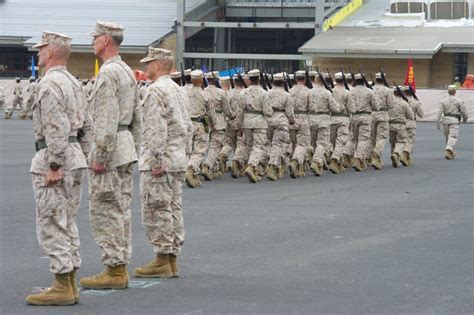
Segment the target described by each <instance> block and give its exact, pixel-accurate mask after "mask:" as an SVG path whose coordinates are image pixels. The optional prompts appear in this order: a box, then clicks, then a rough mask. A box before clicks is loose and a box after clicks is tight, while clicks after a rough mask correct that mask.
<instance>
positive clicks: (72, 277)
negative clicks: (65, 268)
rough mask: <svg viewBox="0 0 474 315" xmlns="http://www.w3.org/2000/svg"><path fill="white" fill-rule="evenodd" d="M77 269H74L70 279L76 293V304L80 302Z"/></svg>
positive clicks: (73, 291)
mask: <svg viewBox="0 0 474 315" xmlns="http://www.w3.org/2000/svg"><path fill="white" fill-rule="evenodd" d="M76 271H77V269H74V270H73V271H71V273H70V274H69V281H71V288H72V293H73V294H74V303H75V304H77V303H79V291H78V290H77V280H76Z"/></svg>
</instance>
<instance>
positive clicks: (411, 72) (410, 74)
mask: <svg viewBox="0 0 474 315" xmlns="http://www.w3.org/2000/svg"><path fill="white" fill-rule="evenodd" d="M405 85H410V86H411V87H412V89H413V91H414V92H416V82H415V68H414V67H413V60H412V59H411V58H410V59H408V70H407V75H406V76H405Z"/></svg>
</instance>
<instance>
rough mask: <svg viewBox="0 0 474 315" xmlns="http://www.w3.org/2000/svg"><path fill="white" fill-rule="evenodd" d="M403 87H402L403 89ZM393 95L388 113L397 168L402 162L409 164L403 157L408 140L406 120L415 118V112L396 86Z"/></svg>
mask: <svg viewBox="0 0 474 315" xmlns="http://www.w3.org/2000/svg"><path fill="white" fill-rule="evenodd" d="M403 89H404V88H403V87H401V88H400V90H401V91H403ZM393 93H394V94H393V96H392V97H391V98H389V101H388V115H389V117H390V120H389V124H390V125H389V126H390V131H389V141H390V149H391V156H390V159H391V160H392V166H393V167H395V168H397V167H399V166H400V162H402V163H403V164H404V165H405V166H407V165H408V164H407V162H406V160H404V159H403V150H404V149H405V146H406V141H407V129H406V122H407V120H409V119H413V118H414V116H413V112H412V111H411V109H410V106H409V105H408V103H407V102H405V101H404V100H403V98H402V95H401V94H400V93H399V92H398V90H397V89H396V88H395V89H394V92H393Z"/></svg>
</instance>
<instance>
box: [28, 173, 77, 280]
mask: <svg viewBox="0 0 474 315" xmlns="http://www.w3.org/2000/svg"><path fill="white" fill-rule="evenodd" d="M83 175H84V170H83V169H78V170H73V171H65V172H64V175H63V179H62V180H61V181H60V182H59V183H58V184H56V185H53V186H45V184H44V180H45V177H44V175H42V174H32V180H33V190H34V193H35V201H36V235H37V237H38V242H39V244H40V246H41V247H42V248H43V249H44V251H45V252H46V254H47V255H48V256H49V257H50V264H49V270H50V271H51V272H52V273H67V272H71V271H72V270H73V269H77V268H80V267H81V257H80V256H79V247H80V241H79V232H78V230H77V225H76V215H77V211H78V210H79V205H80V202H81V192H82V189H81V187H82V178H83Z"/></svg>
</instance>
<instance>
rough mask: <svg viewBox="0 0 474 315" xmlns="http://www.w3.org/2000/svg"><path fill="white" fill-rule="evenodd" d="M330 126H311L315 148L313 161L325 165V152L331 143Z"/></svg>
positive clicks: (313, 146)
mask: <svg viewBox="0 0 474 315" xmlns="http://www.w3.org/2000/svg"><path fill="white" fill-rule="evenodd" d="M329 135H330V129H329V124H328V125H326V124H324V125H313V126H311V146H312V148H313V150H314V151H313V152H314V153H313V161H314V162H317V163H318V164H320V165H323V164H324V152H325V151H326V147H327V145H328V143H329Z"/></svg>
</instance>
